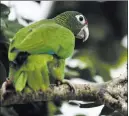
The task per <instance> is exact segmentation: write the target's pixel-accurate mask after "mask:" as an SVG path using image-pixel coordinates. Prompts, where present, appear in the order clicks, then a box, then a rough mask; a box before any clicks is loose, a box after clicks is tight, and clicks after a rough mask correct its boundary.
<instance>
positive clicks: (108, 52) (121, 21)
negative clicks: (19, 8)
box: [0, 1, 128, 116]
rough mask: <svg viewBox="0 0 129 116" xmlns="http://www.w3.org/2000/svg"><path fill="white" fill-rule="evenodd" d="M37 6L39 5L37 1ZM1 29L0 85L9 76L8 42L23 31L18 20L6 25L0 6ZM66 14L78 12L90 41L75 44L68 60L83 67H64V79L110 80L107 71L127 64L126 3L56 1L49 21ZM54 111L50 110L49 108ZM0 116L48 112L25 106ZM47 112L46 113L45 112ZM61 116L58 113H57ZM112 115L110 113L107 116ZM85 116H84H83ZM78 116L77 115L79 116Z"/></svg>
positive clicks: (40, 105) (33, 115) (4, 8)
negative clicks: (97, 78) (123, 44)
mask: <svg viewBox="0 0 129 116" xmlns="http://www.w3.org/2000/svg"><path fill="white" fill-rule="evenodd" d="M36 2H37V3H39V4H40V1H36ZM0 8H1V10H0V12H1V17H0V18H1V29H0V85H1V84H2V83H3V81H4V80H5V77H7V76H8V71H9V61H8V46H9V39H11V38H12V37H13V36H14V34H15V33H16V32H17V31H18V29H20V28H22V27H24V26H23V25H21V24H19V22H18V21H17V20H15V21H9V20H8V15H9V12H10V10H9V8H8V7H7V6H5V5H3V4H0ZM67 10H76V11H79V12H81V13H82V14H84V15H85V16H86V18H87V19H88V25H89V32H90V36H89V39H88V40H87V41H86V42H85V43H82V41H81V40H76V46H75V50H77V53H75V54H74V55H73V57H72V58H71V60H73V59H77V60H79V61H81V62H83V63H84V64H85V65H86V66H85V67H84V68H79V66H76V67H74V68H73V67H72V66H71V65H67V66H66V68H67V72H66V78H67V79H74V78H81V79H83V80H85V81H92V82H96V80H95V79H94V77H95V76H96V75H99V76H101V78H102V79H103V80H104V81H108V80H110V79H111V78H112V77H111V74H110V70H111V69H112V68H118V67H120V66H121V65H122V64H123V63H125V62H127V48H126V47H124V46H122V44H121V42H122V40H123V37H124V36H127V35H128V32H127V31H128V26H127V25H128V18H127V16H128V14H127V13H128V2H127V1H107V2H95V1H58V2H55V3H54V6H53V10H52V11H51V12H50V14H49V16H48V18H52V17H54V16H56V15H57V14H59V13H62V12H64V11H67ZM23 20H25V21H26V22H28V23H29V22H32V20H31V19H25V18H23ZM55 103H56V106H59V107H60V106H61V104H62V102H57V101H56V102H55ZM52 107H53V106H52ZM1 109H2V110H1V113H2V116H15V115H16V116H17V115H19V116H40V115H42V116H43V115H44V116H47V112H45V113H44V111H45V110H44V109H48V108H47V107H46V105H45V104H43V103H37V104H35V105H34V104H33V105H32V104H27V105H20V106H13V107H12V106H11V107H9V108H3V107H2V108H1ZM51 109H52V108H51ZM46 111H47V110H46ZM56 113H57V114H58V113H61V112H60V111H59V110H58V111H57V112H56ZM109 114H110V115H114V116H115V115H116V116H118V115H120V114H118V113H117V114H115V113H114V114H112V112H111V111H110V110H109V112H108V115H109ZM85 115H86V114H85ZM78 116H79V115H78Z"/></svg>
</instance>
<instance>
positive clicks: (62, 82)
mask: <svg viewBox="0 0 129 116" xmlns="http://www.w3.org/2000/svg"><path fill="white" fill-rule="evenodd" d="M62 84H67V85H68V86H69V87H70V91H71V92H72V93H75V92H76V89H75V87H74V85H73V84H72V83H71V82H69V81H68V80H63V81H60V80H56V85H57V86H59V85H62Z"/></svg>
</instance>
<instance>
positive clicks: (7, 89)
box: [1, 79, 15, 100]
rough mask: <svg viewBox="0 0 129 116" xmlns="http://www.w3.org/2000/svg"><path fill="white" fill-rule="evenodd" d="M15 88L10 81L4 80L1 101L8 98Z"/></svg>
mask: <svg viewBox="0 0 129 116" xmlns="http://www.w3.org/2000/svg"><path fill="white" fill-rule="evenodd" d="M14 91H15V88H14V86H13V83H12V81H11V80H9V79H6V81H5V82H4V83H3V84H2V87H1V99H2V100H3V99H4V98H5V97H7V96H8V94H9V93H13V92H14Z"/></svg>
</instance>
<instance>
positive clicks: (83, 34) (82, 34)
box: [76, 25, 89, 42]
mask: <svg viewBox="0 0 129 116" xmlns="http://www.w3.org/2000/svg"><path fill="white" fill-rule="evenodd" d="M88 37H89V29H88V26H87V25H85V26H84V27H83V28H82V29H81V31H80V32H79V33H78V34H77V36H76V38H78V39H83V42H85V41H86V40H87V39H88Z"/></svg>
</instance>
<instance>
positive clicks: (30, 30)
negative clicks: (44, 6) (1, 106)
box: [2, 11, 89, 93]
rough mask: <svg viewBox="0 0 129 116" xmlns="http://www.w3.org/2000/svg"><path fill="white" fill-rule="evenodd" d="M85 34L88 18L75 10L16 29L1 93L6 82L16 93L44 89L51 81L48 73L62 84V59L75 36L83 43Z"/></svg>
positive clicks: (70, 47) (5, 86)
mask: <svg viewBox="0 0 129 116" xmlns="http://www.w3.org/2000/svg"><path fill="white" fill-rule="evenodd" d="M88 37H89V29H88V21H87V19H86V17H85V16H84V15H83V14H81V13H79V12H77V11H66V12H63V13H61V14H59V15H57V16H56V17H54V18H52V19H44V20H40V21H38V22H35V23H33V24H30V25H29V26H27V27H24V28H22V29H20V30H19V31H18V32H17V33H16V34H15V36H14V37H13V39H12V41H11V43H10V47H9V52H8V58H9V61H10V71H9V76H8V79H7V81H6V82H5V83H3V86H2V88H3V93H4V92H5V91H4V90H6V88H7V86H8V84H9V83H10V82H12V84H13V86H14V88H15V90H16V91H17V92H21V91H25V92H26V91H27V92H28V91H31V90H33V91H37V90H42V91H45V90H47V88H48V86H49V85H50V80H52V78H51V77H50V75H52V77H53V79H55V80H56V81H57V82H59V83H63V80H64V76H65V75H64V69H65V60H66V58H68V57H70V56H72V54H73V52H74V47H75V38H77V39H82V40H83V42H84V41H86V40H87V39H88Z"/></svg>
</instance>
